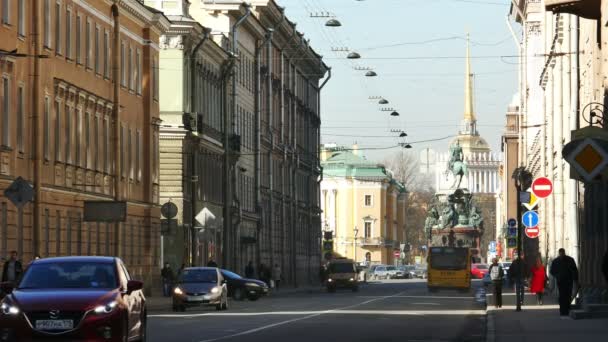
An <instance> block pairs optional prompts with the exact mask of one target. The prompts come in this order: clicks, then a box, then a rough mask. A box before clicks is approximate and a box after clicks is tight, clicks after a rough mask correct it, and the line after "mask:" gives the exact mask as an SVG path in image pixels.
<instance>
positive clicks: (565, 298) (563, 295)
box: [550, 248, 578, 317]
mask: <svg viewBox="0 0 608 342" xmlns="http://www.w3.org/2000/svg"><path fill="white" fill-rule="evenodd" d="M550 272H551V275H552V276H553V277H554V278H555V280H556V281H557V289H558V291H559V314H560V316H561V317H567V316H568V314H570V303H571V302H572V289H573V288H574V283H578V269H577V268H576V262H575V261H574V259H572V258H571V257H569V256H567V255H566V250H565V249H563V248H560V249H559V256H558V257H557V258H555V260H553V263H551V270H550Z"/></svg>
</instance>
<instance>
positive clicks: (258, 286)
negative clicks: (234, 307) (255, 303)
mask: <svg viewBox="0 0 608 342" xmlns="http://www.w3.org/2000/svg"><path fill="white" fill-rule="evenodd" d="M220 272H221V273H222V277H224V279H225V280H226V285H227V286H228V297H232V298H233V299H236V300H244V299H245V298H248V299H249V300H257V299H258V298H260V297H262V296H265V295H267V294H268V285H266V283H265V282H263V281H260V280H256V279H248V278H243V277H241V276H240V275H238V274H236V273H234V272H230V271H228V270H220Z"/></svg>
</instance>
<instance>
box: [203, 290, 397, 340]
mask: <svg viewBox="0 0 608 342" xmlns="http://www.w3.org/2000/svg"><path fill="white" fill-rule="evenodd" d="M403 293H405V291H403V292H399V293H397V294H395V295H394V296H399V295H401V294H403ZM394 296H384V297H380V298H374V299H370V300H367V301H365V302H363V303H359V304H354V305H349V306H346V307H343V308H336V309H331V310H325V311H320V312H318V313H315V314H311V315H307V316H304V317H298V318H294V319H290V320H287V321H282V322H277V323H272V324H268V325H264V326H261V327H257V328H254V329H250V330H246V331H242V332H240V333H236V334H231V335H226V336H221V337H217V338H212V339H208V340H202V341H200V342H213V341H220V340H226V339H229V338H233V337H239V336H245V335H251V334H254V333H256V332H258V331H262V330H266V329H271V328H275V327H278V326H281V325H285V324H289V323H294V322H298V321H302V320H305V319H309V318H314V317H318V316H321V315H325V314H330V313H333V312H335V311H338V310H348V309H350V308H354V307H357V306H361V305H365V304H369V303H372V302H375V301H378V300H382V299H388V298H392V297H394Z"/></svg>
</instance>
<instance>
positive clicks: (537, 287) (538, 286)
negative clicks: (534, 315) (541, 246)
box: [530, 258, 547, 305]
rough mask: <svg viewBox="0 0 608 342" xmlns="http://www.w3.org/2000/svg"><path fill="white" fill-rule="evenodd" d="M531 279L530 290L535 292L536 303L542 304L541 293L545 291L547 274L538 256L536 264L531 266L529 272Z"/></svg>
mask: <svg viewBox="0 0 608 342" xmlns="http://www.w3.org/2000/svg"><path fill="white" fill-rule="evenodd" d="M530 274H531V276H532V280H531V281H530V292H532V293H534V294H536V303H537V304H538V305H543V294H544V293H545V285H546V284H547V275H546V271H545V266H544V265H543V262H542V261H541V260H540V258H538V259H536V265H534V266H533V267H532V271H531V272H530Z"/></svg>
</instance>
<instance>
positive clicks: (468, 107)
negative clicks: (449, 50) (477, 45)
mask: <svg viewBox="0 0 608 342" xmlns="http://www.w3.org/2000/svg"><path fill="white" fill-rule="evenodd" d="M465 63H466V67H465V69H466V70H465V72H466V75H465V80H464V119H465V120H467V121H475V111H474V110H473V82H472V78H473V74H472V73H471V51H470V48H469V34H468V33H467V52H466V62H465Z"/></svg>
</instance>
